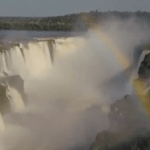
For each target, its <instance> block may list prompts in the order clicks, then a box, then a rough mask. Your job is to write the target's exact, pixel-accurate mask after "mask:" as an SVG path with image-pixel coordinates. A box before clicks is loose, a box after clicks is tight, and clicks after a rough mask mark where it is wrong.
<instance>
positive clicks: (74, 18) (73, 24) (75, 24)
mask: <svg viewBox="0 0 150 150" xmlns="http://www.w3.org/2000/svg"><path fill="white" fill-rule="evenodd" d="M85 16H86V17H88V18H90V19H85V18H86V17H85ZM114 17H115V18H118V19H121V20H124V19H130V18H134V19H135V20H137V21H142V22H145V23H146V24H147V25H148V26H150V12H141V11H137V12H118V11H108V12H99V11H97V10H96V11H91V12H81V13H78V14H70V15H65V16H56V17H0V29H1V30H49V31H71V30H87V29H88V26H89V25H90V23H93V22H95V23H97V22H99V23H100V22H102V21H103V20H107V19H112V18H114Z"/></svg>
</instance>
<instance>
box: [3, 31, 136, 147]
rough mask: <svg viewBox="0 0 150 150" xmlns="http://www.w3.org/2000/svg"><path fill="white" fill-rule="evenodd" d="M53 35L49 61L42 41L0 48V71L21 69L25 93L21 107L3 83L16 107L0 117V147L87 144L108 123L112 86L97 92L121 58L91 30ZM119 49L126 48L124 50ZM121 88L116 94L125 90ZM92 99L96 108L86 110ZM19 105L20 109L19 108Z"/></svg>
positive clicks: (16, 95)
mask: <svg viewBox="0 0 150 150" xmlns="http://www.w3.org/2000/svg"><path fill="white" fill-rule="evenodd" d="M129 37H130V36H129ZM136 37H137V36H136ZM132 38H133V37H132ZM120 39H121V38H120ZM54 40H55V43H53V42H52V45H51V47H52V48H53V51H54V53H53V54H54V62H53V63H52V61H51V57H50V56H51V54H50V51H51V50H50V49H49V47H48V41H38V42H32V41H31V42H27V43H20V46H15V47H13V48H11V49H10V50H6V53H3V52H2V53H3V54H2V53H1V54H0V61H1V67H0V73H1V74H2V75H4V73H3V72H7V73H8V74H9V75H10V74H19V75H21V77H22V78H23V79H24V81H25V92H26V93H27V94H28V98H29V105H28V106H27V107H26V108H24V103H23V101H22V99H21V97H20V94H19V93H18V91H16V89H14V88H12V87H10V86H9V85H8V91H7V94H8V97H9V98H10V101H11V105H12V109H13V111H15V112H16V113H12V114H9V115H7V116H6V117H4V120H5V121H6V130H7V132H5V133H4V134H3V135H0V139H2V140H0V146H1V145H2V147H4V148H5V150H12V149H13V150H29V149H34V150H39V149H40V150H47V149H70V148H74V147H75V146H80V145H81V147H82V146H85V145H86V146H87V145H88V144H89V145H90V144H91V142H93V141H94V139H95V136H96V134H97V133H98V132H100V131H101V130H106V129H107V128H108V120H107V113H108V112H109V111H110V110H109V105H110V103H111V102H112V99H111V95H110V93H112V92H110V91H109V90H108V91H107V90H106V91H104V92H102V90H101V87H100V85H101V83H103V82H104V81H107V79H110V78H111V77H113V76H114V75H115V74H117V73H118V72H121V71H122V70H123V68H122V66H121V64H120V63H119V62H118V61H117V59H116V57H115V55H113V54H112V52H111V50H110V49H109V47H107V45H105V44H104V43H103V41H101V39H99V38H98V37H96V36H95V35H94V34H93V33H91V32H89V33H88V38H87V37H74V38H66V39H65V38H60V39H54ZM124 53H127V54H128V50H127V52H126V51H125V52H124ZM130 54H131V52H130ZM2 55H4V56H5V57H3V56H2ZM106 89H107V88H106ZM115 89H117V85H116V86H115V87H114V90H115ZM125 91H126V90H125ZM117 92H118V91H117ZM117 92H116V93H117ZM119 92H120V91H119ZM121 92H122V93H121V94H120V93H119V94H120V95H121V96H124V95H125V94H126V93H125V92H124V91H121ZM114 97H115V98H118V95H117V94H116V95H115V96H114ZM97 105H99V106H101V107H102V110H100V109H99V108H97V109H94V110H92V111H88V110H87V108H89V109H90V108H91V107H92V106H97ZM23 109H25V111H24V113H20V111H21V110H23ZM10 126H11V128H9V127H10ZM87 143H88V144H87ZM89 145H88V146H89ZM2 150H3V149H2Z"/></svg>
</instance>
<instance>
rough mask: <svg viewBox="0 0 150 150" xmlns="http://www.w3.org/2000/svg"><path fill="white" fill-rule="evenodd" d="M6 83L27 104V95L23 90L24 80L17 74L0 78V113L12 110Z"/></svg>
mask: <svg viewBox="0 0 150 150" xmlns="http://www.w3.org/2000/svg"><path fill="white" fill-rule="evenodd" d="M8 85H9V86H10V87H11V88H14V89H15V90H17V91H18V92H19V94H20V95H21V97H22V100H23V102H24V104H27V95H26V94H25V91H24V81H23V79H22V78H21V77H20V76H19V75H15V76H7V77H1V78H0V112H1V114H2V115H4V114H6V113H8V112H10V111H11V110H12V108H11V106H10V99H9V97H8V95H7V89H8ZM10 96H11V95H10Z"/></svg>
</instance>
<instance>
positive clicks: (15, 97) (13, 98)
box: [6, 83, 25, 112]
mask: <svg viewBox="0 0 150 150" xmlns="http://www.w3.org/2000/svg"><path fill="white" fill-rule="evenodd" d="M6 95H7V97H8V99H9V100H10V104H11V108H12V110H13V112H20V111H22V110H24V108H25V105H24V102H23V100H22V97H21V95H20V94H19V92H18V91H17V90H16V89H15V88H12V87H10V86H9V85H8V83H7V90H6Z"/></svg>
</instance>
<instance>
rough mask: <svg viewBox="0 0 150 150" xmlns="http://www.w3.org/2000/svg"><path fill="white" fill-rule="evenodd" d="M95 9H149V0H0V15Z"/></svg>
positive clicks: (55, 14) (37, 14) (65, 12)
mask: <svg viewBox="0 0 150 150" xmlns="http://www.w3.org/2000/svg"><path fill="white" fill-rule="evenodd" d="M96 9H97V10H99V11H108V10H110V11H113V10H118V11H137V10H141V11H150V0H0V16H29V17H31V16H57V15H64V14H70V13H77V12H81V11H90V10H96Z"/></svg>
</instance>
